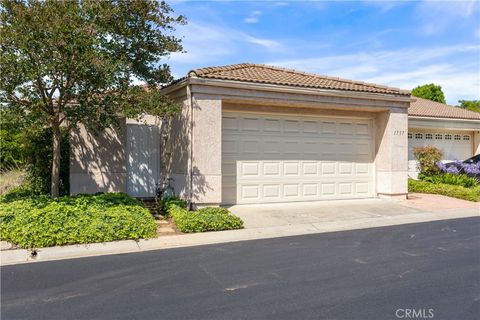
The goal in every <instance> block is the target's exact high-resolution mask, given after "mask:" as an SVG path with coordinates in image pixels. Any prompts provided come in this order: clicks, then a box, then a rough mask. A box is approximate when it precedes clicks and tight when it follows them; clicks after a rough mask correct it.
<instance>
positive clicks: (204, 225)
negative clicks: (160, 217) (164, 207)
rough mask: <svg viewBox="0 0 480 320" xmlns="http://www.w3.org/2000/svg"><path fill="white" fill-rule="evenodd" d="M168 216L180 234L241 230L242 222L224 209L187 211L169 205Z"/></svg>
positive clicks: (174, 205)
mask: <svg viewBox="0 0 480 320" xmlns="http://www.w3.org/2000/svg"><path fill="white" fill-rule="evenodd" d="M168 214H169V216H171V217H172V218H173V221H174V222H175V224H176V226H177V228H178V229H179V230H180V231H181V232H187V233H189V232H205V231H220V230H233V229H242V228H243V221H242V220H241V219H240V218H239V217H237V216H234V215H232V214H231V213H230V212H229V211H228V210H227V209H225V208H202V209H199V210H198V211H188V210H187V209H185V208H182V207H181V206H178V205H176V204H171V205H169V206H168Z"/></svg>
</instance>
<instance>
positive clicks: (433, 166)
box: [413, 146, 443, 176]
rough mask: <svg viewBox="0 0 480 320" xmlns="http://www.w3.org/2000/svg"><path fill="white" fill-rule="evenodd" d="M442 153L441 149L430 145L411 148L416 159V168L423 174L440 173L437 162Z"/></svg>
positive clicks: (440, 158)
mask: <svg viewBox="0 0 480 320" xmlns="http://www.w3.org/2000/svg"><path fill="white" fill-rule="evenodd" d="M442 155H443V154H442V151H440V150H439V149H437V148H435V147H432V146H424V147H417V148H413V156H414V157H415V159H417V161H418V170H419V171H420V174H423V175H425V176H431V175H435V174H439V173H440V168H439V167H438V166H437V163H438V162H439V161H440V160H442Z"/></svg>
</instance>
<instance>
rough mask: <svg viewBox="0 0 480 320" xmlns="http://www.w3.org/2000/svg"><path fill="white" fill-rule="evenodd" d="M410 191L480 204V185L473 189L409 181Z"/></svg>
mask: <svg viewBox="0 0 480 320" xmlns="http://www.w3.org/2000/svg"><path fill="white" fill-rule="evenodd" d="M408 191H409V192H418V193H430V194H440V195H444V196H448V197H452V198H458V199H463V200H468V201H474V202H480V185H477V186H475V187H471V188H465V187H463V186H458V185H451V184H443V183H432V182H426V181H418V180H413V179H408Z"/></svg>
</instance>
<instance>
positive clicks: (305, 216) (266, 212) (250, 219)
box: [229, 194, 480, 228]
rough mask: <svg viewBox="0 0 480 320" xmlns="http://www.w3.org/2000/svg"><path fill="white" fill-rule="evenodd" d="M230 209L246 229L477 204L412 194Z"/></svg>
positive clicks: (479, 206) (473, 207) (409, 214)
mask: <svg viewBox="0 0 480 320" xmlns="http://www.w3.org/2000/svg"><path fill="white" fill-rule="evenodd" d="M229 210H230V211H231V212H232V213H233V214H235V215H237V216H239V217H240V218H242V220H243V221H244V222H245V227H246V228H268V227H279V226H288V225H305V224H318V223H322V222H323V223H332V222H342V221H343V222H345V221H351V222H354V221H358V222H362V224H365V223H367V224H368V221H369V220H372V221H373V220H375V221H378V220H379V218H380V219H381V218H385V219H393V218H395V219H396V220H398V219H399V218H400V219H401V218H402V216H405V217H412V215H422V214H426V213H429V214H431V213H435V212H438V213H440V212H446V211H449V212H451V213H452V218H455V217H456V216H455V213H457V212H460V211H461V212H462V214H465V213H467V212H470V213H471V214H472V215H476V214H478V213H479V210H480V204H479V203H474V202H469V201H465V200H460V199H454V198H449V197H444V196H439V195H428V194H411V195H409V199H408V200H401V201H389V200H383V199H362V200H335V201H316V202H292V203H275V204H260V205H235V206H232V207H230V208H229Z"/></svg>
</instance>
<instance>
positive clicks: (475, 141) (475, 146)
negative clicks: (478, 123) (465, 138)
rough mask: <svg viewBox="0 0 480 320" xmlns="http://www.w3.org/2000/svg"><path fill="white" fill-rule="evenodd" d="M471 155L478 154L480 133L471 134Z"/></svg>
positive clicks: (479, 151) (479, 152) (479, 150)
mask: <svg viewBox="0 0 480 320" xmlns="http://www.w3.org/2000/svg"><path fill="white" fill-rule="evenodd" d="M473 154H474V155H477V154H480V131H474V132H473Z"/></svg>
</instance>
